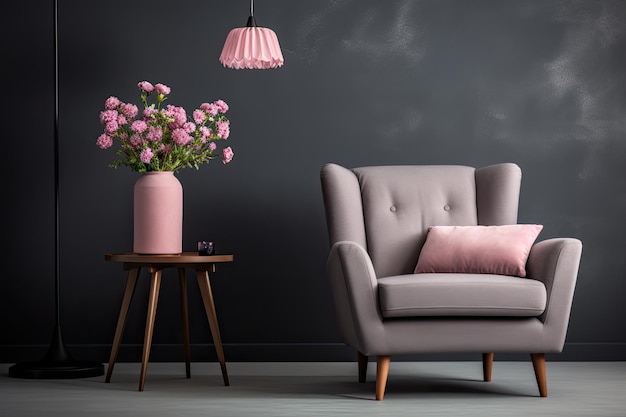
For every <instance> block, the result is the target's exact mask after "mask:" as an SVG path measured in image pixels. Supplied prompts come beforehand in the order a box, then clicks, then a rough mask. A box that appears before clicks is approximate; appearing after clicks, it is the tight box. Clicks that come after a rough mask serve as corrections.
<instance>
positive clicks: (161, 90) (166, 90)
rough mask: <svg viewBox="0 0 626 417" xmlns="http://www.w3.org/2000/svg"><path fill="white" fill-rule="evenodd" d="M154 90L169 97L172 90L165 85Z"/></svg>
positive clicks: (156, 86)
mask: <svg viewBox="0 0 626 417" xmlns="http://www.w3.org/2000/svg"><path fill="white" fill-rule="evenodd" d="M154 88H155V89H156V91H157V93H159V94H164V95H168V94H169V93H170V88H169V87H168V86H166V85H164V84H157V85H155V86H154Z"/></svg>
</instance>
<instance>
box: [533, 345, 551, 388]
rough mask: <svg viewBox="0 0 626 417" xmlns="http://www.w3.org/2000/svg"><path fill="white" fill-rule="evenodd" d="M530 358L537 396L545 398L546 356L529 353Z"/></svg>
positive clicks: (546, 382)
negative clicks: (537, 389) (537, 391)
mask: <svg viewBox="0 0 626 417" xmlns="http://www.w3.org/2000/svg"><path fill="white" fill-rule="evenodd" d="M530 358H531V359H532V361H533V368H534V369H535V378H537V386H538V387H539V395H541V396H542V397H547V396H548V379H547V377H546V356H545V355H544V354H543V353H531V354H530Z"/></svg>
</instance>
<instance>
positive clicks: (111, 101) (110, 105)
mask: <svg viewBox="0 0 626 417" xmlns="http://www.w3.org/2000/svg"><path fill="white" fill-rule="evenodd" d="M120 103H121V101H120V100H119V99H118V98H117V97H113V96H111V97H109V98H107V100H106V101H105V102H104V107H106V109H107V110H115V109H117V106H119V105H120Z"/></svg>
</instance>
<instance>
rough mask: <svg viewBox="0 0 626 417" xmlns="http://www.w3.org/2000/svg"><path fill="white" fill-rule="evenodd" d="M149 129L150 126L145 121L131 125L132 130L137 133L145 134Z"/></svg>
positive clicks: (138, 121) (137, 121)
mask: <svg viewBox="0 0 626 417" xmlns="http://www.w3.org/2000/svg"><path fill="white" fill-rule="evenodd" d="M147 128H148V125H147V124H146V122H144V121H143V120H135V121H134V122H133V124H131V125H130V130H132V131H133V132H135V133H143V132H145V131H146V129H147Z"/></svg>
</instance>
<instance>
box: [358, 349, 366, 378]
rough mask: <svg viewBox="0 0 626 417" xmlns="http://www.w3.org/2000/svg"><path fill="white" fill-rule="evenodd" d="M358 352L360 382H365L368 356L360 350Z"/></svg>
mask: <svg viewBox="0 0 626 417" xmlns="http://www.w3.org/2000/svg"><path fill="white" fill-rule="evenodd" d="M356 354H357V363H358V365H359V382H365V378H366V376H367V356H366V355H364V354H362V353H361V352H358V351H357V353H356Z"/></svg>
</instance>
